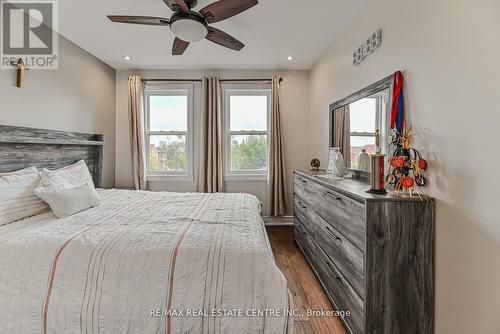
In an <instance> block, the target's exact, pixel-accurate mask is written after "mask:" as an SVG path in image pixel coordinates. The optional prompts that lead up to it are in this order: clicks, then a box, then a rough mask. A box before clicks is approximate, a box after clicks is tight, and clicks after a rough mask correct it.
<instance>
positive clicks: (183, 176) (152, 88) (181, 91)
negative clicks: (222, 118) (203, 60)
mask: <svg viewBox="0 0 500 334" xmlns="http://www.w3.org/2000/svg"><path fill="white" fill-rule="evenodd" d="M186 93H187V94H186ZM186 95H187V129H186V131H151V130H150V124H151V123H150V101H149V100H150V97H151V96H186ZM144 98H145V101H144V104H145V108H144V109H145V114H146V115H145V132H146V140H145V141H146V170H147V172H146V173H147V177H148V181H189V182H192V181H194V173H193V170H194V159H193V152H194V149H193V113H194V111H193V109H194V100H193V99H194V84H192V83H190V84H178V83H160V84H152V85H147V86H146V88H145V90H144ZM151 135H159V136H177V135H185V136H186V158H187V170H186V171H152V170H150V169H149V159H150V152H149V148H150V136H151Z"/></svg>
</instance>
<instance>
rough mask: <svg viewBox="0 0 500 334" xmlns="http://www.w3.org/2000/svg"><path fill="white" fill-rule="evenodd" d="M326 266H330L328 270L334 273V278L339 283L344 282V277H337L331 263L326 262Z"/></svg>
mask: <svg viewBox="0 0 500 334" xmlns="http://www.w3.org/2000/svg"><path fill="white" fill-rule="evenodd" d="M325 264H326V265H327V266H328V269H330V271H331V272H332V274H333V278H335V279H336V280H339V281H341V282H342V277H340V276H339V275H337V274H336V273H335V270H333V268H332V265H331V264H330V262H328V261H326V260H325Z"/></svg>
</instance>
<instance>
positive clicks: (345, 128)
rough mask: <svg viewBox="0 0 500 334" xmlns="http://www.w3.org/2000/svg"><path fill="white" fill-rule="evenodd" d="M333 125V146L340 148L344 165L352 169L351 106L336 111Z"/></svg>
mask: <svg viewBox="0 0 500 334" xmlns="http://www.w3.org/2000/svg"><path fill="white" fill-rule="evenodd" d="M334 113H335V117H334V124H333V146H334V147H340V152H341V153H342V155H343V156H344V164H345V166H346V167H347V168H350V167H351V132H350V131H351V114H350V108H349V105H346V106H344V107H340V108H338V109H335V111H334Z"/></svg>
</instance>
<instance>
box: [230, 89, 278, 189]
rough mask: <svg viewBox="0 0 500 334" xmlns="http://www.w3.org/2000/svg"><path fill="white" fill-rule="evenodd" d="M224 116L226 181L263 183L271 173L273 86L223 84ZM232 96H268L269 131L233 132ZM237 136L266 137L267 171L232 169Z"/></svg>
mask: <svg viewBox="0 0 500 334" xmlns="http://www.w3.org/2000/svg"><path fill="white" fill-rule="evenodd" d="M222 92H223V106H222V110H223V114H224V122H223V123H224V126H223V127H224V136H223V140H224V179H225V180H226V181H253V180H255V181H262V180H267V178H268V171H269V148H270V147H269V146H270V126H271V104H272V92H271V85H270V84H266V83H250V84H223V85H222ZM232 95H238V96H242V95H243V96H245V95H246V96H263V95H265V96H267V129H266V130H265V131H232V130H231V128H230V126H231V110H230V98H231V96H232ZM235 135H236V136H237V135H243V136H248V135H266V139H267V147H266V165H267V167H266V169H265V170H255V169H250V170H240V171H238V170H232V169H231V137H232V136H235Z"/></svg>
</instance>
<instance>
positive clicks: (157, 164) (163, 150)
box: [148, 92, 188, 172]
mask: <svg viewBox="0 0 500 334" xmlns="http://www.w3.org/2000/svg"><path fill="white" fill-rule="evenodd" d="M171 94H172V95H151V96H149V134H148V136H149V170H150V171H154V172H185V171H187V170H188V156H187V135H188V132H187V131H188V126H187V119H188V97H187V92H186V93H184V94H182V93H180V92H172V93H171Z"/></svg>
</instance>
